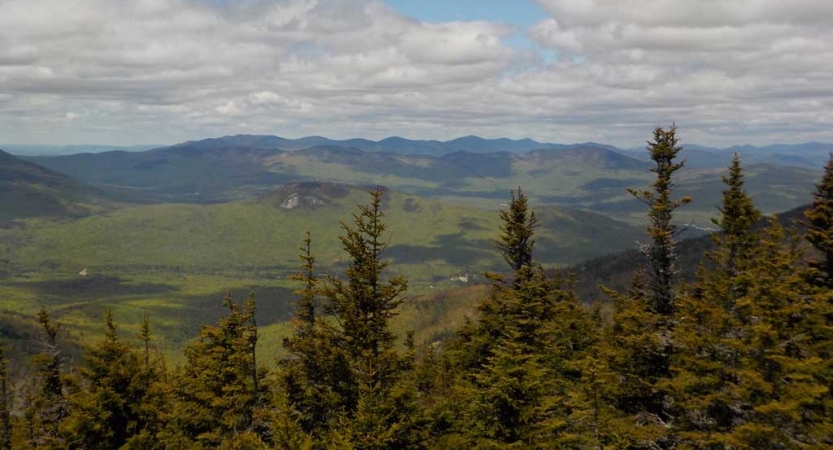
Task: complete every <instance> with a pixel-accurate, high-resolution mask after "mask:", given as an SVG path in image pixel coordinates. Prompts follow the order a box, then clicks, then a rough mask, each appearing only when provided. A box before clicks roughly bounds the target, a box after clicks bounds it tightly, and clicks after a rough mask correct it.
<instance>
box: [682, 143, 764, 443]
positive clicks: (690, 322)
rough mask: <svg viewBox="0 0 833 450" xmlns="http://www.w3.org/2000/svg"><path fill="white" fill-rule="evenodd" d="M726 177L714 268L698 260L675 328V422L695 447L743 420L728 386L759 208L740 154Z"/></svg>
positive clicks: (732, 380) (734, 375) (733, 376)
mask: <svg viewBox="0 0 833 450" xmlns="http://www.w3.org/2000/svg"><path fill="white" fill-rule="evenodd" d="M723 182H724V183H725V184H726V186H727V189H726V190H724V191H723V203H722V206H720V207H719V208H718V211H719V212H720V216H719V217H718V218H717V219H714V220H713V222H714V223H715V224H716V225H718V226H720V228H721V231H720V232H718V233H715V234H713V235H712V237H713V240H714V242H715V244H716V246H717V249H716V250H715V251H713V252H709V253H707V255H706V256H707V257H708V258H709V259H710V260H711V261H712V262H713V263H714V264H713V266H714V267H713V268H711V269H707V268H706V267H705V266H701V267H700V268H699V269H698V271H697V284H696V286H695V287H694V288H693V289H692V290H691V292H688V293H686V295H683V296H682V297H681V298H680V302H679V303H680V304H679V311H678V320H677V324H678V325H677V327H676V329H675V333H674V342H675V344H676V346H677V350H676V354H675V359H674V361H673V363H672V364H673V370H674V379H673V382H672V386H673V388H672V389H673V391H674V396H675V398H676V404H677V408H678V412H679V414H678V417H677V423H676V426H675V428H676V430H677V431H679V433H680V436H681V438H682V440H683V441H684V442H686V443H688V444H690V445H694V446H696V447H698V448H703V447H708V446H721V445H726V442H725V441H724V440H723V437H724V435H725V434H726V433H727V432H728V431H729V430H731V429H732V427H734V426H735V424H737V423H738V421H739V418H740V417H739V416H740V413H739V411H738V409H737V408H736V407H735V405H736V403H737V398H735V396H734V395H733V390H734V387H735V385H736V384H737V383H738V381H739V375H738V370H739V364H740V357H741V354H742V351H743V347H744V346H743V342H742V341H741V337H742V333H741V329H742V327H743V324H744V323H746V322H748V320H749V318H748V317H747V316H746V314H745V313H744V312H742V311H739V310H738V308H737V304H736V302H737V300H738V299H739V298H741V297H743V296H744V295H746V290H747V288H748V286H749V285H750V283H751V282H752V281H753V280H752V279H751V278H750V270H751V269H752V262H753V256H754V253H755V252H756V251H757V247H756V246H757V242H758V233H757V232H755V230H754V227H755V225H756V223H757V222H758V220H759V218H760V213H759V212H758V210H757V209H756V208H755V206H754V205H753V204H752V201H751V199H750V198H749V196H748V195H747V194H746V192H745V191H744V190H743V170H742V168H741V165H740V157H739V156H738V155H737V154H735V155H734V157H733V158H732V164H731V166H730V167H729V175H728V176H724V177H723Z"/></svg>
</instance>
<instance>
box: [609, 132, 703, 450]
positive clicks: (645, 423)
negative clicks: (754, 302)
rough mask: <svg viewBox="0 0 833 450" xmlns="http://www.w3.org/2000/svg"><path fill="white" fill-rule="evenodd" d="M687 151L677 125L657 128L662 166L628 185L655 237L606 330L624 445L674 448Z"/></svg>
mask: <svg viewBox="0 0 833 450" xmlns="http://www.w3.org/2000/svg"><path fill="white" fill-rule="evenodd" d="M681 150H682V147H680V145H679V140H678V139H677V129H676V127H675V126H672V127H671V128H670V129H669V130H667V131H666V130H664V129H662V128H657V129H655V130H654V140H653V141H651V142H648V152H649V154H650V156H651V160H653V161H654V163H655V167H653V168H652V169H651V171H652V172H654V173H655V174H656V180H655V181H654V182H653V184H652V187H651V189H646V190H634V189H629V190H628V191H629V192H630V193H631V194H632V195H633V196H634V197H636V198H637V199H639V200H640V201H642V202H643V203H645V204H646V205H647V206H648V208H649V209H648V229H647V230H648V234H649V237H650V239H651V243H650V244H648V245H644V246H643V247H642V252H643V254H644V255H645V257H646V259H647V261H646V262H647V271H645V273H644V276H643V274H642V273H640V274H639V275H638V277H637V278H635V279H634V282H633V285H632V288H631V291H630V292H629V293H628V294H626V295H621V294H616V293H611V294H612V295H613V297H614V318H613V320H614V325H613V328H612V329H611V330H610V332H609V333H608V334H607V339H606V343H605V346H604V351H605V353H606V355H607V358H608V361H609V364H610V369H611V370H612V371H613V372H615V373H616V374H617V376H618V379H619V383H618V386H616V387H615V389H613V390H612V394H611V395H612V396H613V398H612V399H611V400H612V401H613V403H614V405H615V406H616V408H617V410H618V411H619V412H620V414H621V417H620V420H618V421H617V423H616V424H615V425H612V429H617V430H616V431H614V433H615V435H617V436H618V438H617V439H619V440H620V442H618V443H617V446H618V447H624V448H671V447H673V446H674V445H675V440H674V437H673V436H672V435H671V434H670V433H669V432H668V431H669V427H670V424H671V423H672V422H673V420H674V416H673V399H672V398H671V395H670V390H669V386H668V383H669V381H670V379H671V375H672V372H671V357H672V355H673V353H674V345H675V344H674V341H673V334H672V331H673V328H674V321H675V309H676V300H677V293H676V290H675V289H676V286H675V284H676V272H677V267H676V265H677V254H676V244H677V242H676V238H677V234H678V229H677V226H676V225H675V224H674V223H673V218H674V211H675V210H676V209H677V208H679V207H681V206H683V205H685V204H687V203H689V202H690V201H691V199H690V198H688V197H682V198H678V199H674V198H673V191H674V181H673V176H674V174H675V173H676V172H677V171H678V170H680V169H682V168H683V166H684V165H685V163H684V162H676V158H677V155H678V154H679V152H680V151H681Z"/></svg>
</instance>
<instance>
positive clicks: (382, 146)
mask: <svg viewBox="0 0 833 450" xmlns="http://www.w3.org/2000/svg"><path fill="white" fill-rule="evenodd" d="M193 146H198V147H206V148H208V147H236V146H246V147H251V148H260V149H280V150H286V151H295V150H305V149H308V148H313V147H348V148H357V149H360V150H362V151H365V152H372V153H397V154H405V155H428V156H443V155H446V154H449V153H455V152H460V151H464V152H470V153H502V152H506V153H525V152H529V151H533V150H539V149H542V148H551V149H558V150H564V149H571V148H577V147H591V146H592V147H596V146H597V147H600V148H605V149H608V150H614V151H615V150H616V147H613V146H611V145H605V144H598V143H595V142H585V143H576V144H554V143H546V142H538V141H535V140H532V139H517V140H515V139H508V138H498V139H486V138H482V137H479V136H464V137H459V138H456V139H452V140H450V141H438V140H417V139H407V138H403V137H399V136H391V137H388V138H385V139H382V140H380V141H373V140H370V139H361V138H355V139H343V140H339V139H329V138H326V137H323V136H307V137H302V138H299V139H288V138H283V137H280V136H269V135H245V134H238V135H234V136H223V137H219V138H209V139H202V140H198V141H187V142H183V143H181V144H176V145H173V146H171V148H175V147H193Z"/></svg>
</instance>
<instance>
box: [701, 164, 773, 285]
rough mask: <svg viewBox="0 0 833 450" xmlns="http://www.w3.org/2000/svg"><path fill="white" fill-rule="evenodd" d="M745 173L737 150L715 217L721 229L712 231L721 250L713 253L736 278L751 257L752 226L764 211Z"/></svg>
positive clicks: (754, 241)
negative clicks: (747, 184)
mask: <svg viewBox="0 0 833 450" xmlns="http://www.w3.org/2000/svg"><path fill="white" fill-rule="evenodd" d="M743 177H744V176H743V169H742V167H741V164H740V155H739V154H737V153H735V154H734V156H732V164H731V165H730V166H729V175H728V176H723V183H724V184H726V187H727V189H726V190H724V191H723V205H722V206H721V207H719V208H718V211H719V212H720V216H719V217H718V218H717V219H712V222H713V223H714V224H715V225H717V226H718V227H720V233H715V234H714V235H712V236H713V238H714V240H715V243H716V244H717V245H718V248H719V250H718V252H716V253H712V254H711V255H710V258H711V259H712V260H713V261H714V262H715V263H717V265H718V267H719V268H720V269H721V270H723V271H724V272H726V275H727V276H728V277H729V278H734V277H735V276H736V275H737V274H738V271H739V270H742V269H744V268H745V267H744V266H743V265H744V263H745V262H747V261H748V260H749V256H750V254H751V253H752V251H753V249H754V247H755V245H756V244H757V242H758V236H757V234H756V233H755V232H754V230H753V229H754V227H755V224H757V223H758V220H760V218H761V213H760V212H759V211H758V209H757V208H755V205H753V204H752V199H750V198H749V196H748V195H747V194H746V191H744V189H743V184H744V181H743ZM738 266H741V267H740V269H739V267H738Z"/></svg>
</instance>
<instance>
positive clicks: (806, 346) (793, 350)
mask: <svg viewBox="0 0 833 450" xmlns="http://www.w3.org/2000/svg"><path fill="white" fill-rule="evenodd" d="M783 239H784V232H783V229H782V227H781V226H780V225H779V224H778V222H777V220H775V219H774V218H773V220H772V221H771V224H770V226H769V227H768V228H767V230H766V232H765V234H764V236H763V238H762V245H761V247H760V249H759V250H758V252H757V255H756V257H755V261H754V263H753V264H752V265H751V269H750V271H751V272H752V273H751V279H752V280H753V282H752V283H751V285H750V286H749V289H748V292H747V293H746V295H745V296H744V297H743V298H741V299H739V300H738V307H739V308H740V309H742V310H744V311H745V313H746V314H747V317H749V323H748V324H747V325H745V327H744V330H743V349H744V351H743V354H742V360H741V369H740V372H739V381H738V384H737V386H736V388H735V391H734V395H735V397H736V399H737V400H736V402H735V405H736V406H735V407H736V408H738V409H739V410H740V411H741V413H742V415H741V417H740V419H739V420H738V425H737V426H735V427H734V428H733V429H732V430H731V431H730V432H728V433H727V436H725V441H726V442H728V445H729V446H731V447H733V448H743V449H759V448H767V449H793V448H796V449H797V448H831V446H832V445H833V440H831V436H833V422H832V421H831V419H830V415H829V411H830V408H829V407H830V405H829V402H830V392H829V386H828V385H827V383H825V382H824V377H825V374H826V370H827V368H828V367H829V362H827V361H825V360H824V359H822V358H820V357H818V356H817V355H816V354H815V353H814V348H813V347H814V346H813V341H812V336H813V334H814V332H813V330H812V327H813V326H814V321H815V320H814V317H815V315H816V312H815V311H814V304H813V301H812V298H811V297H808V296H807V295H805V294H803V291H804V288H803V286H802V285H803V284H804V283H805V282H804V279H803V278H802V276H801V275H802V274H801V272H800V271H797V270H796V267H797V265H798V262H799V261H800V259H801V253H800V252H799V250H798V245H797V240H796V239H795V238H794V237H793V238H791V239H789V240H788V243H787V244H786V245H785V244H784V243H783Z"/></svg>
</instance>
